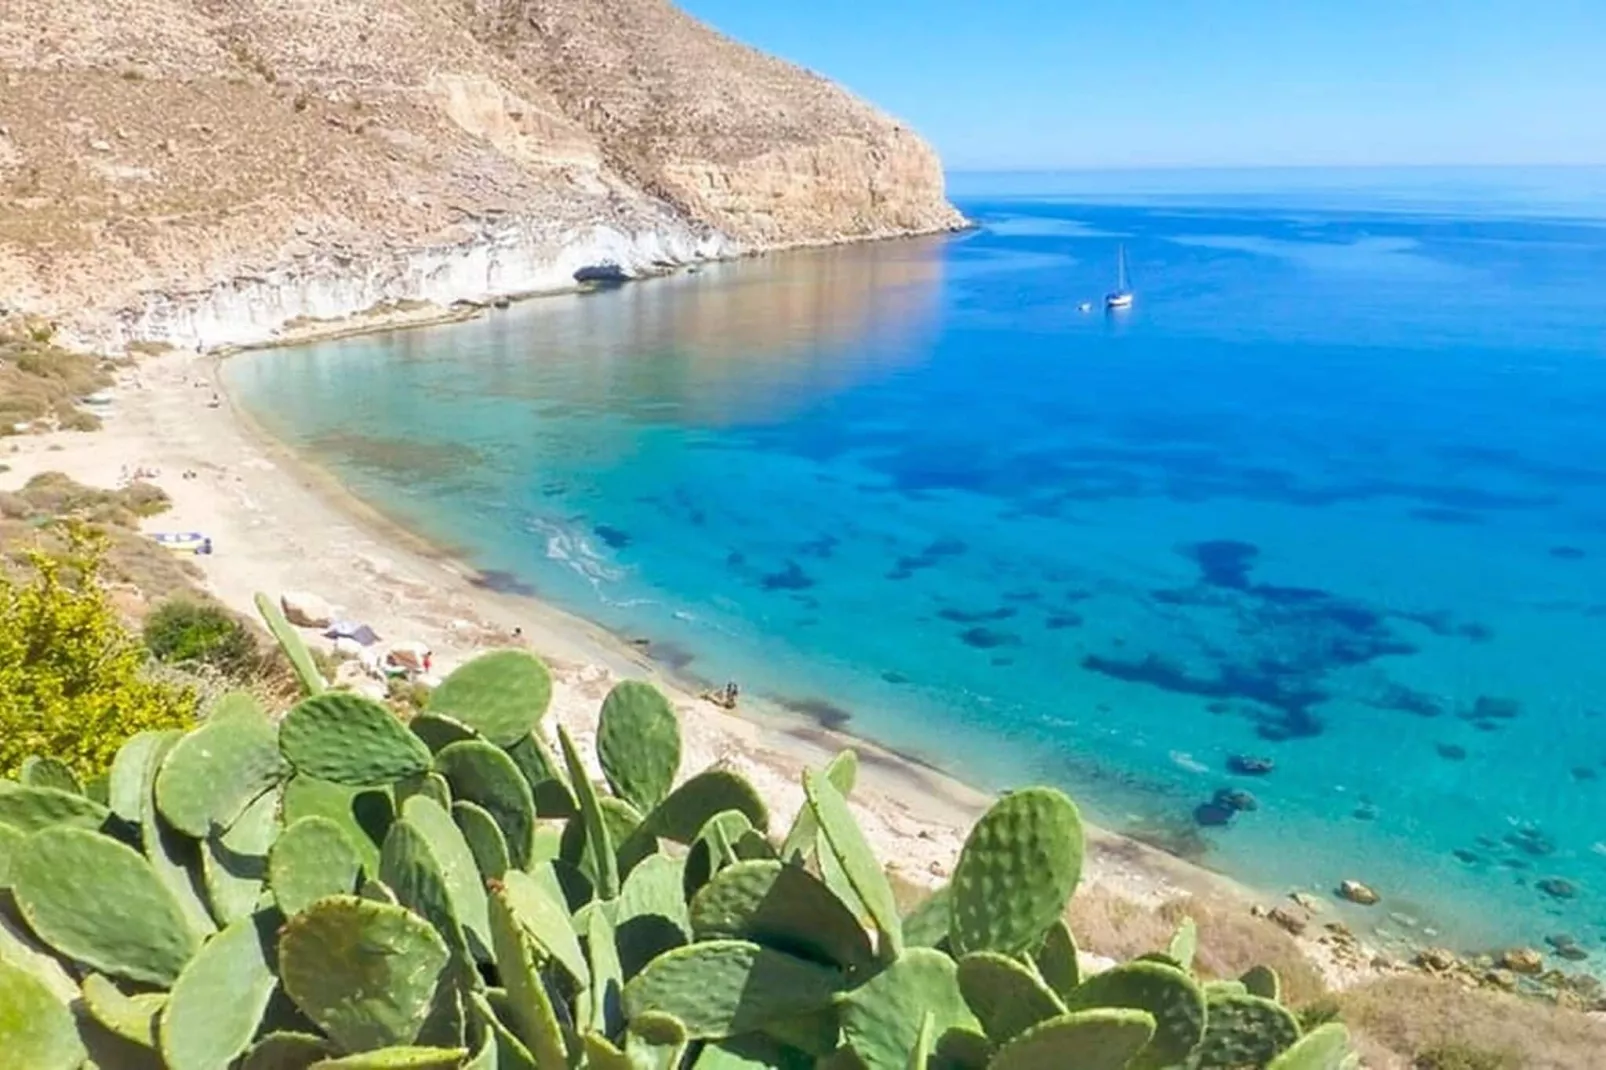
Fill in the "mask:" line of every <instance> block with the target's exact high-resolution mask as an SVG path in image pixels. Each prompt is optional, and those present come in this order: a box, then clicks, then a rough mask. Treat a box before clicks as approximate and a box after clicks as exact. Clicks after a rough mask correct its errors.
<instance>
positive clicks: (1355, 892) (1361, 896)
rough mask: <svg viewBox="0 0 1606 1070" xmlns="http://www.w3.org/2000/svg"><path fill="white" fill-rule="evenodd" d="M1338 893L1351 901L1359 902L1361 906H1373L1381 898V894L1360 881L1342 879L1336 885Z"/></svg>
mask: <svg viewBox="0 0 1606 1070" xmlns="http://www.w3.org/2000/svg"><path fill="white" fill-rule="evenodd" d="M1338 894H1339V895H1340V896H1341V897H1343V898H1345V899H1348V900H1349V901H1350V902H1351V903H1359V904H1360V905H1361V906H1363V907H1369V906H1374V905H1376V904H1377V903H1378V901H1379V900H1381V899H1382V896H1380V895H1378V894H1377V893H1376V892H1374V891H1373V890H1372V889H1371V888H1369V887H1367V886H1366V885H1364V884H1362V883H1361V882H1360V881H1349V880H1347V881H1344V882H1343V883H1341V884H1340V885H1339V886H1338Z"/></svg>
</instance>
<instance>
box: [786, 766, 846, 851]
mask: <svg viewBox="0 0 1606 1070" xmlns="http://www.w3.org/2000/svg"><path fill="white" fill-rule="evenodd" d="M858 778H859V756H858V755H857V754H855V753H854V752H853V751H851V750H845V751H842V752H840V753H839V754H837V756H836V757H834V758H832V759H831V760H830V761H829V762H827V763H825V779H827V780H829V781H830V782H831V783H832V784H833V785H835V786H836V790H837V791H838V792H840V793H841V795H842V797H843V798H844V799H845V798H847V797H848V796H849V795H852V794H853V785H854V783H855V782H856V781H857V780H858ZM819 831H820V827H819V826H818V825H817V824H815V822H814V811H813V810H812V809H810V808H809V807H808V806H800V807H798V810H797V816H796V817H795V818H793V819H792V827H791V828H790V829H788V830H787V833H786V839H785V840H784V841H782V843H781V860H782V861H783V862H798V861H802V860H804V859H806V858H807V857H808V855H809V853H810V852H812V851H813V850H814V843H815V839H816V837H817V836H818V834H819Z"/></svg>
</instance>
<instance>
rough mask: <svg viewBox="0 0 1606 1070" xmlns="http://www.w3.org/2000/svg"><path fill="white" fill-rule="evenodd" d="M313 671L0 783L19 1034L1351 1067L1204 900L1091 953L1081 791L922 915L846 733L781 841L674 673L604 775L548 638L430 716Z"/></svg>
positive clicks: (157, 1065) (423, 1068)
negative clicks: (893, 869) (684, 736)
mask: <svg viewBox="0 0 1606 1070" xmlns="http://www.w3.org/2000/svg"><path fill="white" fill-rule="evenodd" d="M270 623H272V622H271V619H270ZM306 690H307V692H308V693H307V695H306V697H305V698H304V699H303V700H302V701H301V702H300V703H299V704H297V705H296V706H294V707H293V708H292V709H290V710H289V711H288V712H287V713H286V714H285V715H284V717H283V718H282V719H281V720H280V721H279V722H278V723H277V724H275V723H274V721H273V720H272V719H270V718H269V717H267V715H266V714H264V713H263V712H262V711H261V710H260V709H259V708H258V707H257V706H256V705H255V703H253V702H250V701H248V700H244V699H243V698H240V697H232V698H227V699H225V700H223V701H222V702H221V703H220V704H219V706H218V707H217V708H215V709H214V710H213V711H212V713H211V715H210V717H209V718H208V719H207V720H206V721H205V722H204V723H203V724H202V725H201V726H200V727H198V728H196V729H194V730H193V731H191V732H189V733H187V734H183V735H179V734H177V733H166V734H146V735H140V736H136V737H135V738H133V739H131V740H129V741H128V743H127V744H126V745H125V746H124V748H123V750H122V752H121V753H120V754H119V756H118V759H117V762H116V765H115V766H114V768H113V770H112V772H111V775H110V777H109V778H108V781H107V783H106V785H105V788H104V791H103V792H102V793H101V797H100V798H94V797H91V795H90V794H85V793H84V790H83V789H81V788H80V787H79V785H78V784H77V783H76V782H75V781H73V780H72V779H71V778H70V777H61V776H59V775H50V774H52V773H53V772H55V770H54V767H53V766H51V765H50V764H49V763H47V762H41V763H38V764H36V765H34V766H32V767H30V768H32V769H33V770H34V771H35V774H36V775H33V776H30V777H27V778H25V780H24V782H23V783H20V784H15V785H12V784H4V783H0V922H5V923H6V924H5V930H6V931H7V932H9V933H13V934H15V935H14V937H13V938H8V939H7V941H5V942H0V1053H4V1058H8V1059H9V1058H18V1059H21V1060H22V1062H21V1063H17V1064H16V1065H19V1066H22V1065H25V1066H27V1067H29V1068H31V1070H83V1068H86V1067H97V1068H100V1070H309V1068H313V1067H319V1068H326V1070H341V1068H344V1070H364V1068H366V1070H386V1068H414V1070H581V1068H585V1070H615V1068H617V1070H647V1068H655V1070H673V1068H681V1067H685V1068H690V1070H722V1068H731V1070H734V1068H743V1067H776V1068H790V1067H806V1066H820V1067H827V1068H855V1067H867V1068H871V1070H879V1068H882V1067H887V1068H894V1067H896V1068H932V1070H935V1068H938V1067H941V1068H945V1070H983V1068H996V1070H1033V1068H1037V1067H1044V1068H1049V1067H1053V1068H1062V1067H1063V1068H1082V1070H1248V1068H1261V1070H1347V1068H1350V1067H1353V1066H1354V1065H1355V1057H1354V1056H1353V1055H1352V1054H1351V1053H1350V1051H1349V1045H1348V1041H1347V1037H1346V1035H1345V1034H1344V1030H1343V1027H1342V1026H1338V1025H1329V1026H1324V1027H1322V1028H1320V1029H1317V1030H1314V1031H1312V1032H1311V1033H1309V1034H1304V1035H1302V1033H1301V1030H1300V1028H1299V1025H1298V1023H1297V1021H1296V1020H1295V1019H1294V1017H1293V1016H1292V1015H1291V1014H1290V1013H1289V1012H1288V1011H1287V1010H1285V1009H1284V1008H1283V1007H1282V1006H1280V1005H1279V1004H1278V1003H1277V1002H1276V995H1277V991H1278V984H1277V978H1276V976H1275V974H1273V973H1272V972H1271V971H1269V970H1266V969H1263V968H1257V969H1256V970H1254V971H1251V973H1250V974H1246V975H1245V976H1244V977H1243V978H1242V979H1241V981H1238V982H1228V983H1222V982H1219V981H1218V982H1208V983H1206V982H1202V981H1200V980H1199V979H1197V978H1196V977H1195V976H1194V975H1193V974H1192V972H1191V959H1192V954H1193V952H1192V948H1193V945H1194V942H1195V939H1196V937H1195V934H1194V933H1193V931H1192V927H1191V924H1190V925H1189V926H1188V927H1186V928H1185V929H1184V930H1183V931H1182V932H1180V933H1179V934H1178V937H1177V939H1176V940H1174V941H1172V943H1171V945H1170V946H1169V947H1168V948H1167V949H1166V950H1165V951H1164V952H1156V953H1155V954H1153V955H1150V956H1145V958H1144V959H1141V960H1138V961H1134V962H1131V963H1127V964H1125V965H1122V966H1117V967H1115V968H1114V969H1111V970H1108V971H1106V972H1104V973H1099V974H1095V975H1092V976H1086V977H1084V976H1083V974H1082V971H1081V969H1080V967H1079V964H1078V961H1077V952H1076V945H1075V941H1074V939H1073V938H1072V936H1071V933H1070V930H1069V929H1068V928H1067V927H1066V925H1065V923H1064V921H1063V917H1064V914H1065V910H1066V906H1067V902H1068V900H1069V899H1070V897H1071V895H1072V893H1073V891H1074V889H1075V887H1076V884H1077V881H1078V879H1079V877H1080V874H1081V868H1082V828H1081V822H1080V818H1079V817H1078V814H1077V811H1076V807H1075V806H1074V805H1073V804H1072V803H1071V801H1070V800H1069V799H1068V798H1066V797H1065V796H1064V795H1062V794H1060V793H1059V792H1056V791H1053V790H1049V789H1041V788H1035V789H1031V790H1027V791H1020V792H1015V793H1012V794H1009V795H1006V796H1004V797H1003V798H1002V799H1001V800H1000V801H999V802H998V803H997V804H995V805H994V806H993V807H992V809H991V810H989V811H988V813H987V814H986V815H985V816H984V817H982V819H981V820H980V821H979V822H978V823H977V824H976V826H975V828H974V829H973V830H972V832H971V834H970V836H969V838H968V840H967V841H966V844H965V847H964V850H963V853H962V854H961V856H960V858H959V861H958V865H957V867H956V869H955V872H954V877H953V881H952V883H951V884H950V885H949V886H948V887H946V888H943V889H941V890H940V891H939V892H938V893H937V894H935V895H934V896H932V897H931V899H930V900H929V901H928V902H926V903H925V904H922V905H921V906H920V907H919V908H918V909H916V910H915V911H913V912H911V913H909V914H907V915H904V914H901V913H900V911H899V910H898V908H897V905H896V902H895V900H894V897H893V894H892V889H891V887H890V886H889V884H888V881H887V878H886V874H885V870H884V869H883V867H882V865H881V863H880V862H879V861H878V860H877V859H876V857H875V856H874V854H873V852H872V851H871V849H870V847H869V845H868V843H867V841H866V839H865V837H864V835H863V833H862V832H861V831H860V829H859V828H858V826H857V824H856V823H855V822H854V819H853V817H852V814H851V812H850V809H849V807H848V804H847V802H846V798H847V796H848V795H849V794H850V793H851V792H852V790H853V781H854V777H855V772H856V766H857V763H856V761H855V760H854V758H853V756H852V755H851V754H844V755H842V756H839V757H838V758H837V759H836V760H835V761H833V762H832V763H831V764H830V766H829V767H828V768H827V769H826V770H824V771H822V772H819V773H815V772H810V773H807V774H805V777H804V783H803V787H804V790H805V796H806V804H805V806H804V808H803V810H802V811H801V812H800V813H799V814H798V816H797V818H796V819H795V820H794V822H793V823H792V825H791V827H790V829H788V830H786V832H785V834H784V836H782V835H776V836H773V837H772V834H771V833H772V830H771V829H770V827H769V823H770V819H769V812H768V809H767V807H766V806H765V805H764V802H763V800H762V798H761V797H760V796H759V794H758V792H757V791H756V790H755V789H754V788H753V786H752V785H751V784H749V783H748V782H747V781H745V780H744V779H742V778H741V777H740V776H738V775H737V774H735V773H733V772H731V771H729V770H725V769H715V770H709V771H706V772H703V773H700V774H697V775H695V776H692V777H690V778H689V779H686V780H684V781H682V780H681V778H680V774H681V770H680V756H681V744H680V734H679V726H678V723H677V722H676V720H675V717H674V714H673V710H672V708H671V707H670V706H669V704H668V702H667V701H666V700H665V699H664V698H663V696H662V695H660V694H658V693H657V692H656V691H655V690H653V689H652V688H651V687H650V686H648V685H646V684H642V683H637V682H630V683H625V684H621V685H620V686H619V687H618V688H617V689H615V691H614V692H613V694H611V695H609V696H608V698H607V700H606V701H605V703H604V704H603V708H602V714H601V722H600V728H599V732H598V741H597V746H598V764H599V765H600V767H601V769H602V770H603V773H604V780H603V782H601V783H593V781H592V780H591V778H590V777H589V776H588V774H587V772H586V767H585V766H584V764H583V763H582V761H581V756H580V753H579V751H578V749H577V748H576V746H575V744H574V741H573V740H572V739H570V738H569V736H568V735H567V733H565V732H564V731H563V730H561V729H558V730H557V732H556V733H555V736H556V744H557V751H556V753H554V751H553V749H552V747H551V745H550V744H549V742H548V740H547V737H546V735H545V733H544V730H543V725H542V715H543V713H544V712H545V710H546V707H547V704H548V701H549V697H550V694H551V687H550V681H549V678H548V676H547V673H546V670H545V668H544V667H543V666H542V665H541V663H540V662H539V661H538V660H537V659H535V658H533V657H531V656H529V655H527V654H524V653H521V652H513V651H506V652H498V653H495V654H491V655H487V656H485V657H483V658H481V659H479V660H477V661H474V662H471V663H469V664H468V665H466V666H464V667H463V668H462V669H459V670H458V671H457V672H456V673H454V674H453V675H452V676H450V677H448V679H447V680H446V681H445V682H444V683H443V684H442V686H441V687H440V689H439V690H438V691H437V692H436V696H435V701H433V702H432V703H431V707H430V710H429V711H428V712H427V713H425V714H422V715H420V716H419V717H418V718H417V719H416V720H415V721H414V722H413V723H412V724H411V725H405V724H403V723H402V722H401V721H399V720H397V719H396V718H395V716H394V715H393V714H391V713H390V712H389V711H388V710H387V709H385V708H384V707H382V706H380V705H378V704H376V703H373V702H369V701H368V700H366V699H363V698H360V697H357V696H355V695H352V694H347V693H342V692H338V691H329V690H325V689H324V687H323V684H322V681H321V680H318V679H316V678H315V677H308V678H306ZM559 755H561V757H559ZM677 782H678V784H679V786H678V787H677V786H676V784H677ZM776 831H777V832H778V831H779V830H776ZM13 907H14V915H15V916H6V915H8V914H11V913H12V912H13ZM3 1061H4V1059H0V1062H3ZM6 1065H11V1064H10V1063H6Z"/></svg>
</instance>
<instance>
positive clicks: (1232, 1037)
mask: <svg viewBox="0 0 1606 1070" xmlns="http://www.w3.org/2000/svg"><path fill="white" fill-rule="evenodd" d="M1298 1039H1299V1022H1298V1021H1297V1020H1295V1018H1294V1016H1293V1015H1292V1014H1290V1013H1289V1012H1288V1011H1287V1010H1286V1009H1285V1008H1283V1007H1282V1006H1281V1005H1279V1004H1276V1003H1273V1002H1272V1001H1271V1000H1269V999H1261V998H1260V997H1259V996H1237V995H1216V994H1214V993H1212V995H1211V996H1210V1000H1209V1002H1208V1004H1207V1006H1206V1013H1205V1032H1204V1039H1203V1040H1202V1041H1201V1042H1200V1044H1199V1046H1198V1047H1197V1048H1196V1049H1194V1052H1193V1055H1192V1057H1191V1059H1190V1060H1189V1062H1188V1066H1189V1068H1190V1070H1229V1068H1232V1070H1236V1068H1237V1067H1241V1066H1265V1065H1266V1064H1267V1063H1269V1062H1271V1061H1272V1059H1274V1058H1275V1057H1276V1056H1277V1055H1278V1054H1280V1053H1281V1052H1282V1051H1283V1050H1284V1049H1286V1048H1289V1047H1291V1046H1292V1045H1293V1043H1294V1041H1296V1040H1298Z"/></svg>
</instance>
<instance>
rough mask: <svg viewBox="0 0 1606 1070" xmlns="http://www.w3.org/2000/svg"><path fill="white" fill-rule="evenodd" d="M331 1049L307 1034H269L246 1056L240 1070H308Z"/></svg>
mask: <svg viewBox="0 0 1606 1070" xmlns="http://www.w3.org/2000/svg"><path fill="white" fill-rule="evenodd" d="M333 1050H334V1049H332V1048H331V1047H330V1046H329V1042H328V1041H327V1040H325V1039H323V1038H322V1037H315V1036H313V1035H312V1034H310V1033H269V1034H268V1035H267V1036H265V1037H263V1038H262V1039H261V1040H259V1041H257V1042H256V1043H255V1044H253V1045H252V1046H251V1050H250V1051H248V1052H246V1053H245V1061H244V1062H243V1063H241V1064H240V1070H307V1068H308V1067H311V1066H315V1065H316V1064H317V1063H318V1062H320V1061H321V1060H322V1059H323V1058H324V1057H325V1056H327V1055H329V1054H330V1053H331V1052H332V1051H333Z"/></svg>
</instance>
